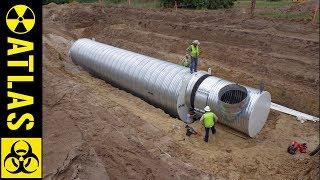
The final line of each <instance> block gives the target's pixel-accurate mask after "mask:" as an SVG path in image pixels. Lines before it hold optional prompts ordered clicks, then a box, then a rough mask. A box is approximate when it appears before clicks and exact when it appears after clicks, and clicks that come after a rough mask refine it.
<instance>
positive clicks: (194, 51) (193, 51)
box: [187, 40, 200, 74]
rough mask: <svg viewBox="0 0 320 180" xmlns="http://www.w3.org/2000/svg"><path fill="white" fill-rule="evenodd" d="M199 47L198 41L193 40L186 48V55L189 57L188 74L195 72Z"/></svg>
mask: <svg viewBox="0 0 320 180" xmlns="http://www.w3.org/2000/svg"><path fill="white" fill-rule="evenodd" d="M199 45H200V42H199V41H198V40H194V41H193V42H192V44H191V45H190V46H189V47H188V48H187V55H190V56H191V64H190V73H191V74H192V73H193V72H197V66H198V57H199V52H200V50H199Z"/></svg>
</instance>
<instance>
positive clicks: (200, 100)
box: [70, 39, 271, 137]
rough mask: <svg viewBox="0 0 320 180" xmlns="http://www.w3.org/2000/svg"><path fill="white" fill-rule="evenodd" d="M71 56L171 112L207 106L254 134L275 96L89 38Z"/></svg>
mask: <svg viewBox="0 0 320 180" xmlns="http://www.w3.org/2000/svg"><path fill="white" fill-rule="evenodd" d="M70 56H71V58H72V60H73V61H74V62H75V63H76V64H78V65H80V66H82V67H83V68H85V69H86V70H88V71H89V72H90V73H92V74H94V75H96V76H98V77H100V78H102V79H104V80H106V81H108V82H110V83H112V84H114V85H116V86H118V87H121V88H122V89H125V90H127V91H129V92H131V93H133V94H135V95H137V96H139V97H141V98H143V99H145V100H147V101H148V102H149V103H151V104H153V105H155V106H159V107H161V108H162V109H163V110H165V111H166V112H168V113H169V114H171V115H173V116H175V117H179V118H180V119H181V120H182V121H184V122H186V123H190V122H188V121H187V113H188V110H189V108H194V109H195V110H196V112H197V113H198V114H201V113H202V112H203V108H204V107H205V106H207V105H208V106H210V107H211V109H212V110H213V111H214V112H215V113H216V114H217V115H218V117H219V122H220V123H222V124H224V125H226V126H229V127H231V128H233V129H235V130H238V131H240V132H243V133H245V134H247V135H249V136H250V137H254V136H255V135H257V133H259V132H260V130H261V129H262V127H263V125H264V124H265V121H266V120H267V117H268V114H269V111H270V105H271V95H270V93H269V92H267V91H263V92H260V91H259V90H257V89H253V88H250V87H245V86H241V85H238V84H236V83H233V82H230V81H226V80H223V79H220V78H218V77H214V76H211V75H209V74H207V72H202V71H200V72H196V73H193V74H190V73H189V69H188V68H186V67H183V66H179V65H177V64H173V63H170V62H167V61H161V60H159V59H155V58H152V57H149V56H144V55H141V54H137V53H134V52H131V51H127V50H124V49H120V48H116V47H113V46H109V45H106V44H102V43H99V42H96V41H92V40H90V39H79V40H77V41H76V42H75V43H74V44H73V45H72V47H71V49H70Z"/></svg>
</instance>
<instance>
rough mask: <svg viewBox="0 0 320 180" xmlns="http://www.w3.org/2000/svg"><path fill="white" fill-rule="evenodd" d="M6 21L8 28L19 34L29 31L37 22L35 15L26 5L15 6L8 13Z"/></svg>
mask: <svg viewBox="0 0 320 180" xmlns="http://www.w3.org/2000/svg"><path fill="white" fill-rule="evenodd" d="M6 22H7V26H8V28H9V29H10V30H11V31H12V32H14V33H17V34H25V33H27V32H29V31H30V30H31V29H32V28H33V26H34V24H35V15H34V13H33V11H32V10H31V8H29V7H28V6H26V5H21V4H20V5H16V6H13V7H12V8H11V9H10V10H9V11H8V13H7V16H6Z"/></svg>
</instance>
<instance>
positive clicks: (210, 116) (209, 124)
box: [200, 106, 218, 142]
mask: <svg viewBox="0 0 320 180" xmlns="http://www.w3.org/2000/svg"><path fill="white" fill-rule="evenodd" d="M204 111H205V113H204V114H203V115H202V117H201V119H200V122H203V125H204V127H205V129H206V134H205V136H204V141H205V142H208V139H209V131H210V129H211V131H212V134H214V133H216V129H215V127H214V125H215V122H216V121H217V120H218V117H217V116H216V115H215V114H214V113H213V112H211V109H210V107H209V106H206V107H205V108H204Z"/></svg>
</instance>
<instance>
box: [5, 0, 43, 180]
mask: <svg viewBox="0 0 320 180" xmlns="http://www.w3.org/2000/svg"><path fill="white" fill-rule="evenodd" d="M0 138H1V139H0V144H1V148H0V152H1V161H0V165H1V166H0V171H1V173H0V179H7V178H22V179H24V178H28V179H30V178H32V179H35V178H41V177H42V174H43V173H42V1H38V0H1V1H0Z"/></svg>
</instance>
